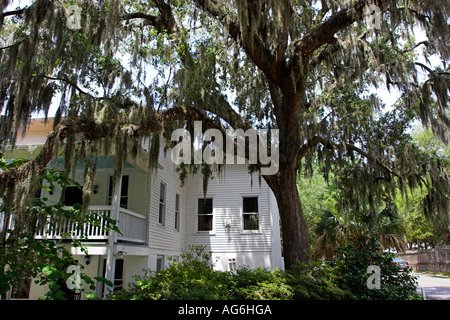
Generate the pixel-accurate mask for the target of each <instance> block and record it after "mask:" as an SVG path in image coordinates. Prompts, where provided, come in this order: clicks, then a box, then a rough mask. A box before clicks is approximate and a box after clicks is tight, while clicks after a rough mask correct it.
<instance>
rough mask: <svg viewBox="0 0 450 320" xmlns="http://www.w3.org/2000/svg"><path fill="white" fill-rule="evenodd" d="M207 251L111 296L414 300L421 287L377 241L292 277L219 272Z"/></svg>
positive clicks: (259, 272)
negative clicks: (377, 275)
mask: <svg viewBox="0 0 450 320" xmlns="http://www.w3.org/2000/svg"><path fill="white" fill-rule="evenodd" d="M204 249H205V247H192V248H191V252H189V253H187V254H184V255H182V258H183V260H182V262H180V263H175V262H174V263H173V264H172V265H171V266H170V267H168V268H167V269H165V270H161V271H160V272H158V273H155V272H150V271H148V272H147V273H146V274H145V275H144V276H142V277H136V283H134V284H131V285H130V287H129V288H128V289H126V290H122V291H120V292H117V293H115V294H114V295H113V296H111V297H110V298H111V299H114V300H149V299H150V300H297V299H303V300H304V299H309V300H343V299H384V300H387V299H403V300H404V299H414V298H416V297H417V296H416V295H415V290H416V282H415V278H414V277H412V276H411V274H410V272H408V271H407V272H400V270H399V269H398V267H397V266H396V265H395V264H394V263H393V262H392V257H393V255H392V254H387V253H380V252H378V251H377V249H378V246H377V243H376V241H375V240H373V239H365V240H364V241H362V240H361V241H359V242H358V243H357V244H354V245H350V246H349V247H347V248H344V249H342V250H341V251H340V253H339V254H338V255H337V256H336V257H335V258H334V259H332V260H331V261H322V262H316V263H313V264H311V265H304V264H298V265H297V266H295V267H294V268H292V269H291V270H289V271H281V270H274V271H270V270H267V269H263V268H256V269H249V268H247V267H241V268H238V269H237V270H235V271H233V272H221V271H214V270H213V267H212V264H211V262H210V261H211V254H209V253H205V252H204ZM370 265H378V266H380V268H381V288H380V289H379V290H370V289H369V288H368V286H367V279H368V277H369V276H370V275H368V274H367V267H368V266H370Z"/></svg>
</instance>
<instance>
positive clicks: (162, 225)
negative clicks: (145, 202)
mask: <svg viewBox="0 0 450 320" xmlns="http://www.w3.org/2000/svg"><path fill="white" fill-rule="evenodd" d="M161 185H164V212H163V216H162V220H163V221H162V222H159V217H160V207H161ZM166 213H167V183H165V182H164V181H162V180H161V181H160V182H159V188H158V220H157V223H158V226H161V227H165V226H166Z"/></svg>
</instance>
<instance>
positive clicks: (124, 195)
mask: <svg viewBox="0 0 450 320" xmlns="http://www.w3.org/2000/svg"><path fill="white" fill-rule="evenodd" d="M129 180H130V178H129V176H122V188H121V190H120V207H122V208H125V209H127V208H128V185H129ZM113 189H114V179H113V176H109V187H108V203H107V204H108V206H110V205H111V204H112V198H113Z"/></svg>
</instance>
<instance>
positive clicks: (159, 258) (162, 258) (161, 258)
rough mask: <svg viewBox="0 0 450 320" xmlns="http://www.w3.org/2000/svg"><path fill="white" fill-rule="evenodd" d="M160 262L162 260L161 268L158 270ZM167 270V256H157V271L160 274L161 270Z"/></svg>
mask: <svg viewBox="0 0 450 320" xmlns="http://www.w3.org/2000/svg"><path fill="white" fill-rule="evenodd" d="M158 260H161V268H160V269H159V270H158ZM165 268H166V256H164V255H157V256H156V266H155V271H156V272H159V271H161V270H164V269H165Z"/></svg>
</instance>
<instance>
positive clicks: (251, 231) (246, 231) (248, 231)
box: [241, 194, 261, 234]
mask: <svg viewBox="0 0 450 320" xmlns="http://www.w3.org/2000/svg"><path fill="white" fill-rule="evenodd" d="M248 198H256V203H257V205H258V212H244V199H248ZM246 215H257V216H258V229H245V220H244V217H245V216H246ZM241 233H243V234H260V233H261V197H260V195H256V194H242V195H241Z"/></svg>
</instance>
